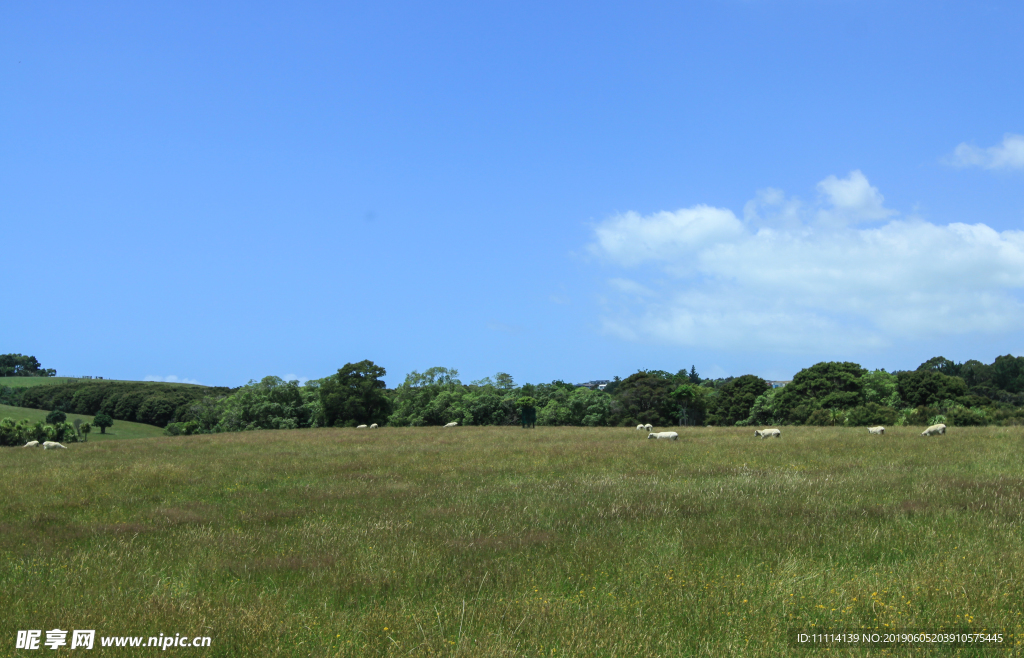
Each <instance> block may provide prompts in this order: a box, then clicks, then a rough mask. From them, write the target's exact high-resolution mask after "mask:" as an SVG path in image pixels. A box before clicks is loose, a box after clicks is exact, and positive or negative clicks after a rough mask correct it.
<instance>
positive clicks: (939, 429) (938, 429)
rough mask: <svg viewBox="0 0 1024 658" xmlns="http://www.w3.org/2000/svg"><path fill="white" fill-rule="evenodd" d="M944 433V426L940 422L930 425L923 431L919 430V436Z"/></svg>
mask: <svg viewBox="0 0 1024 658" xmlns="http://www.w3.org/2000/svg"><path fill="white" fill-rule="evenodd" d="M945 433H946V426H945V425H943V424H942V423H939V424H938V425H932V426H931V427H929V428H928V429H926V430H925V431H923V432H921V436H932V435H933V434H945Z"/></svg>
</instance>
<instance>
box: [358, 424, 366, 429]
mask: <svg viewBox="0 0 1024 658" xmlns="http://www.w3.org/2000/svg"><path fill="white" fill-rule="evenodd" d="M356 429H357V430H365V429H366V425H356Z"/></svg>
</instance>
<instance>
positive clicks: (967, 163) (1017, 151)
mask: <svg viewBox="0 0 1024 658" xmlns="http://www.w3.org/2000/svg"><path fill="white" fill-rule="evenodd" d="M946 163H947V164H950V165H953V166H954V167H982V168H984V169H1024V135H1011V134H1009V133H1007V134H1006V135H1004V136H1003V143H1002V144H999V145H997V146H989V147H988V148H979V147H977V146H974V145H971V144H967V143H962V144H960V145H959V146H957V147H956V149H954V150H953V155H951V156H949V157H947V158H946Z"/></svg>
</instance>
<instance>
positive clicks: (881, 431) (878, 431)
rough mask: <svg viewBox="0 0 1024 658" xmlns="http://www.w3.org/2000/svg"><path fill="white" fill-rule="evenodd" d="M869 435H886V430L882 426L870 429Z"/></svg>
mask: <svg viewBox="0 0 1024 658" xmlns="http://www.w3.org/2000/svg"><path fill="white" fill-rule="evenodd" d="M868 434H885V428H884V427H882V426H881V425H879V426H878V427H869V428H868Z"/></svg>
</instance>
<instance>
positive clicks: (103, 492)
mask: <svg viewBox="0 0 1024 658" xmlns="http://www.w3.org/2000/svg"><path fill="white" fill-rule="evenodd" d="M919 431H920V430H919V429H917V430H914V429H909V428H894V430H890V432H891V433H890V434H887V435H885V436H871V435H868V434H867V432H866V431H865V430H863V429H847V428H835V429H833V428H783V437H782V439H781V440H778V439H773V440H765V441H762V440H759V439H754V438H753V437H752V436H751V435H752V430H746V429H742V430H741V429H690V428H688V429H684V430H680V440H679V441H678V442H658V441H648V440H647V439H646V433H640V432H636V431H635V430H628V429H626V430H623V429H582V428H538V429H537V430H522V429H519V428H496V427H485V428H455V429H454V430H452V429H447V430H445V429H441V428H408V429H387V428H385V429H380V430H374V431H370V430H296V431H281V432H257V433H247V434H230V435H206V436H197V437H175V438H170V437H163V438H154V439H139V440H135V441H131V442H123V441H118V442H101V443H88V444H80V445H72V446H70V448H69V449H68V450H66V451H47V452H43V451H33V450H24V449H18V448H14V449H8V450H3V451H0V464H2V466H0V468H2V475H3V477H2V479H0V501H2V502H0V552H2V558H0V611H2V614H0V652H3V651H8V650H9V651H10V652H11V653H12V654H13V653H15V651H14V649H13V647H14V637H15V634H16V631H17V630H18V629H43V630H47V629H51V628H55V627H56V628H61V629H65V630H66V629H96V631H97V634H98V635H144V636H149V635H158V634H159V633H161V632H162V633H165V634H168V633H170V634H174V633H176V632H180V633H183V634H190V635H210V636H212V637H213V646H212V647H211V648H209V649H188V650H183V649H177V650H176V651H179V652H180V651H187V652H189V653H194V654H196V655H199V653H200V652H201V653H202V655H203V656H367V655H368V656H378V655H380V656H383V655H387V656H408V655H413V656H423V655H437V656H537V655H545V656H552V655H553V656H691V655H693V656H698V655H707V656H721V655H742V656H775V655H790V654H793V653H797V654H799V655H803V654H804V653H808V652H810V651H814V650H807V649H795V648H792V647H790V646H789V644H788V639H787V634H786V632H787V630H788V629H790V628H797V627H800V628H811V627H814V628H823V627H828V628H859V627H864V628H872V629H876V628H877V629H883V630H884V629H890V628H918V629H925V630H927V629H938V628H939V627H944V628H958V627H972V628H982V627H987V628H1003V629H1009V630H1013V631H1015V632H1016V631H1018V630H1020V628H1021V626H1022V623H1024V622H1022V617H1021V611H1022V595H1024V585H1022V582H1021V576H1022V565H1024V534H1022V528H1021V523H1022V520H1024V517H1022V514H1024V456H1022V455H1024V451H1022V447H1024V441H1022V434H1021V432H1020V430H1019V429H1017V428H978V429H966V428H965V429H957V428H952V429H950V431H949V434H947V435H945V436H938V437H921V436H918V433H919ZM47 651H48V650H47ZM104 651H105V650H104V649H101V648H97V649H95V650H94V652H95V655H105V654H104ZM106 651H107V652H108V653H111V654H114V653H118V652H120V654H124V653H125V652H128V651H131V650H126V649H109V650H106ZM136 651H137V652H138V651H141V652H145V651H147V650H136ZM148 651H152V650H148ZM172 651H174V650H172ZM22 653H24V654H25V655H35V653H36V652H28V651H25V652H22ZM833 653H839V652H835V651H833ZM852 653H855V654H857V655H869V654H871V653H872V652H871V651H867V652H864V651H863V650H861V652H860V653H858V652H857V651H853V652H852ZM874 653H879V652H877V651H876V652H874ZM893 653H896V654H897V655H909V654H912V653H913V651H907V652H906V653H904V654H899V652H898V651H897V652H889V653H888V654H887V655H892V654H893ZM989 653H992V655H999V656H1011V655H1019V652H1018V650H1017V649H1014V650H1009V651H1006V650H1003V651H998V652H989ZM971 655H980V654H979V653H974V654H971Z"/></svg>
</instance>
